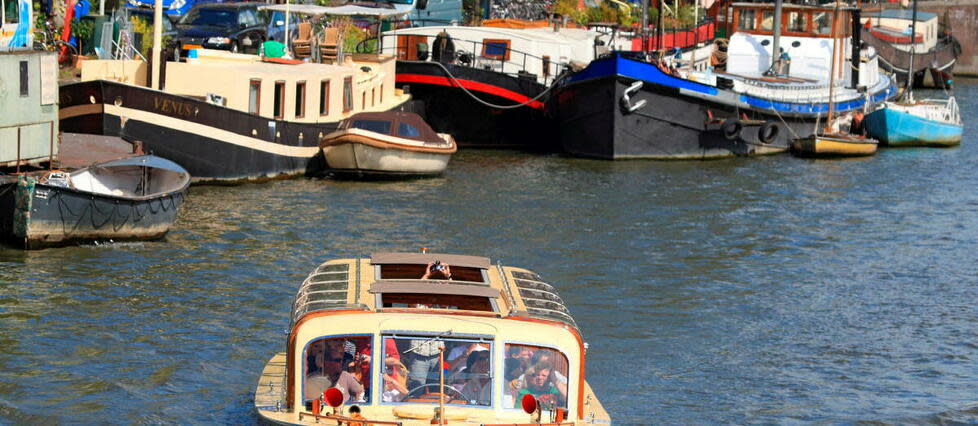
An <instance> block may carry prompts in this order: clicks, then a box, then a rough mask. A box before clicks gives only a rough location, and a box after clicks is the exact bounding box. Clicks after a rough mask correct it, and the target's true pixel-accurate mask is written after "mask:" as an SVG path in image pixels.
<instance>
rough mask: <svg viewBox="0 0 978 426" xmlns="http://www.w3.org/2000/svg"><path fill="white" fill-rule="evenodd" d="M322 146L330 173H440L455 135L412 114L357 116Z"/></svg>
mask: <svg viewBox="0 0 978 426" xmlns="http://www.w3.org/2000/svg"><path fill="white" fill-rule="evenodd" d="M319 146H320V148H322V151H323V156H324V157H325V159H326V166H327V169H328V173H329V174H331V175H334V176H352V177H398V176H434V175H439V174H441V173H442V172H443V171H445V168H446V167H448V161H449V159H451V157H452V154H454V153H455V151H456V150H457V147H456V145H455V140H454V139H453V138H452V136H451V135H448V134H444V133H435V131H434V130H432V129H431V126H428V124H427V123H425V122H424V120H423V119H421V117H420V116H418V115H417V114H414V113H409V112H365V113H360V114H355V115H353V116H352V117H350V118H348V119H346V120H345V121H343V123H341V124H340V129H339V130H337V131H335V132H332V133H329V134H327V135H325V136H323V138H322V139H321V140H320V142H319Z"/></svg>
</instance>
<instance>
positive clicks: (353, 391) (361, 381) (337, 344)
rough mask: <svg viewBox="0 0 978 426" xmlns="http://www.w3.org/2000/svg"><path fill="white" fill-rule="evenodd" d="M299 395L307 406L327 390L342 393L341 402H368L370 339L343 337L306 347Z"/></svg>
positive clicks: (323, 340) (321, 340) (316, 341)
mask: <svg viewBox="0 0 978 426" xmlns="http://www.w3.org/2000/svg"><path fill="white" fill-rule="evenodd" d="M303 359H305V365H304V371H305V375H304V376H303V377H304V378H305V380H304V381H303V384H302V387H303V390H302V395H303V402H304V403H306V404H307V405H309V404H311V402H312V400H314V399H317V398H319V397H321V396H322V394H323V392H324V391H325V390H326V389H329V388H333V387H335V388H337V389H339V390H340V391H341V392H343V397H344V400H343V401H344V402H345V403H353V402H361V403H363V402H370V337H369V336H345V337H328V338H322V339H318V340H314V341H312V342H311V343H309V345H308V346H306V350H305V356H304V357H303Z"/></svg>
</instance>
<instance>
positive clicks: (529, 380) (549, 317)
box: [254, 253, 611, 425]
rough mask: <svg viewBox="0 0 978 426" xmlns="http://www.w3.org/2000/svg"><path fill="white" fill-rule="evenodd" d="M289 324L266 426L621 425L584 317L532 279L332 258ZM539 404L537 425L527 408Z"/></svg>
mask: <svg viewBox="0 0 978 426" xmlns="http://www.w3.org/2000/svg"><path fill="white" fill-rule="evenodd" d="M289 312H290V316H291V323H290V326H289V334H288V337H287V340H286V342H285V348H283V350H282V351H281V352H279V353H277V354H275V355H274V356H273V357H272V358H271V359H270V360H269V361H268V363H267V364H266V365H265V367H264V370H263V371H262V373H261V377H260V378H259V380H258V385H257V388H256V390H255V399H254V400H255V408H256V410H257V411H258V414H259V416H260V417H261V418H262V419H263V420H265V421H267V422H270V423H276V424H315V423H321V422H333V421H341V422H344V423H345V422H348V421H359V422H362V424H418V425H421V424H425V425H427V424H445V423H451V424H470V425H479V424H482V425H490V424H528V423H533V422H539V421H541V419H542V421H543V423H544V424H551V425H557V424H561V425H567V424H578V425H583V424H596V423H597V424H609V423H610V421H611V420H610V417H609V416H608V413H607V412H606V411H605V410H604V408H603V407H602V405H601V402H600V401H599V400H598V397H597V395H596V394H595V392H594V391H593V390H592V388H591V387H590V386H589V385H588V382H587V381H586V380H585V373H584V372H585V364H586V357H587V353H586V348H587V345H586V344H585V342H584V339H583V336H582V335H581V333H580V330H578V328H577V324H576V323H575V322H574V318H573V317H572V316H571V315H570V313H569V311H568V309H567V307H566V306H565V304H564V302H563V300H562V299H561V298H560V296H559V295H558V294H557V291H556V289H555V288H554V286H553V285H551V284H549V283H547V282H546V281H544V280H543V279H542V278H540V276H538V275H537V274H535V273H533V272H531V271H528V270H526V269H521V268H515V267H509V266H503V265H501V264H500V265H493V264H492V263H490V260H489V259H488V258H485V257H477V256H463V255H449V254H432V253H375V254H373V255H371V256H370V257H369V258H357V259H340V260H331V261H327V262H325V263H323V264H321V265H319V266H318V267H317V268H316V269H315V270H314V271H313V272H312V273H311V274H310V275H309V276H308V278H306V279H305V281H304V282H303V283H302V285H301V286H300V287H299V291H298V293H297V294H296V297H295V300H294V302H293V304H292V306H291V309H290V311H289ZM530 400H532V401H534V402H536V406H537V407H539V408H540V409H539V410H536V413H535V414H527V413H526V412H524V410H523V409H521V407H523V406H524V402H528V401H530ZM327 402H328V404H327ZM327 405H330V406H334V408H332V409H330V408H329V407H328V406H327ZM354 406H355V407H356V408H354ZM528 408H533V407H532V406H531V407H528ZM530 411H534V410H530Z"/></svg>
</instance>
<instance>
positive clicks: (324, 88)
mask: <svg viewBox="0 0 978 426" xmlns="http://www.w3.org/2000/svg"><path fill="white" fill-rule="evenodd" d="M328 114H329V80H323V81H320V82H319V115H328Z"/></svg>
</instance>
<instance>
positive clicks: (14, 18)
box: [0, 0, 20, 24]
mask: <svg viewBox="0 0 978 426" xmlns="http://www.w3.org/2000/svg"><path fill="white" fill-rule="evenodd" d="M6 6H7V9H6V10H5V11H4V13H5V16H4V18H3V19H4V22H0V23H6V24H16V23H19V22H20V2H19V1H17V0H6Z"/></svg>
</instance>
